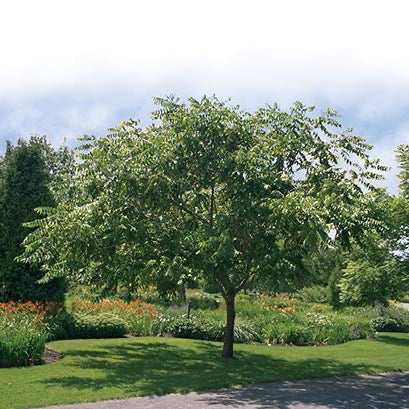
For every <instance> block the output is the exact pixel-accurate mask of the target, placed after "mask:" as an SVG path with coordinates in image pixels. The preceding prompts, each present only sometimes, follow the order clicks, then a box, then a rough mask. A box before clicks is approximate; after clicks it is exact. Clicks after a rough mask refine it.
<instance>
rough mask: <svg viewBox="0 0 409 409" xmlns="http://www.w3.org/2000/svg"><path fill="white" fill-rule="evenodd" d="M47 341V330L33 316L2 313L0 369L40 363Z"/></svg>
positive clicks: (23, 313) (19, 313) (21, 313)
mask: <svg viewBox="0 0 409 409" xmlns="http://www.w3.org/2000/svg"><path fill="white" fill-rule="evenodd" d="M46 339H47V328H46V327H45V326H44V325H43V323H42V322H41V320H40V319H39V318H36V317H35V316H34V315H33V314H30V313H25V312H16V313H7V312H4V311H0V367H3V368H4V367H11V366H25V365H28V364H33V363H38V362H40V360H41V357H42V355H43V352H44V349H45V342H46Z"/></svg>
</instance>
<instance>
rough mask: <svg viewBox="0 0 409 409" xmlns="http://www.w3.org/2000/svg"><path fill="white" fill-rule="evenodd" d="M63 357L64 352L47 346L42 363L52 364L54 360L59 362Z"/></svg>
mask: <svg viewBox="0 0 409 409" xmlns="http://www.w3.org/2000/svg"><path fill="white" fill-rule="evenodd" d="M60 359H62V354H60V353H59V352H57V351H53V350H52V349H49V348H46V349H45V351H44V354H43V357H42V358H41V363H42V364H52V363H53V362H57V361H59V360H60Z"/></svg>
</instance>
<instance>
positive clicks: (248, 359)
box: [0, 334, 409, 409]
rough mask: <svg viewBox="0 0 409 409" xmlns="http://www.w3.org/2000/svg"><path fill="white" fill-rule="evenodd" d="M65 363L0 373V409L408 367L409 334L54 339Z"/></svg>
mask: <svg viewBox="0 0 409 409" xmlns="http://www.w3.org/2000/svg"><path fill="white" fill-rule="evenodd" d="M49 347H50V348H53V349H55V350H57V351H60V352H62V353H63V354H64V359H63V360H61V361H59V362H56V363H53V364H49V365H42V366H35V367H30V368H10V369H0V409H18V408H34V407H40V406H46V405H52V404H62V403H74V402H85V401H95V400H102V399H112V398H124V397H129V396H138V395H151V394H164V393H169V392H189V391H198V390H206V389H214V388H220V387H226V386H233V385H244V384H250V383H256V382H267V381H276V380H285V379H302V378H312V377H325V376H333V375H341V374H359V373H365V372H380V371H397V370H409V354H408V353H407V352H408V350H409V349H408V347H409V335H408V334H382V336H380V337H379V339H377V340H359V341H353V342H349V343H347V344H343V345H335V346H327V347H289V346H287V347H286V346H272V347H268V346H262V345H237V346H236V351H237V359H235V360H223V359H221V358H220V356H219V354H220V344H218V343H213V342H204V341H193V340H187V339H175V338H131V339H109V340H75V341H57V342H53V343H50V344H49Z"/></svg>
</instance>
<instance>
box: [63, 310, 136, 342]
mask: <svg viewBox="0 0 409 409" xmlns="http://www.w3.org/2000/svg"><path fill="white" fill-rule="evenodd" d="M66 324H68V325H69V327H68V328H67V329H66V334H67V338H72V339H77V338H120V337H123V336H124V335H125V334H126V333H127V332H128V328H127V324H126V322H125V321H124V320H123V319H122V318H120V317H118V316H116V315H113V314H110V313H106V312H101V313H97V314H86V313H80V312H76V313H73V314H72V319H70V320H68V321H67V322H66Z"/></svg>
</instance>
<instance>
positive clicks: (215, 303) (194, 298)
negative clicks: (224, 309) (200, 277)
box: [188, 292, 220, 310]
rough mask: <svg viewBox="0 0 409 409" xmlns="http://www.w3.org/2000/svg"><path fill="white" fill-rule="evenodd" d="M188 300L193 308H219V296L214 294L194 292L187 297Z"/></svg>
mask: <svg viewBox="0 0 409 409" xmlns="http://www.w3.org/2000/svg"><path fill="white" fill-rule="evenodd" d="M188 301H189V302H190V305H191V307H192V308H193V309H200V310H212V309H217V308H219V305H220V298H219V297H218V296H217V295H214V294H208V293H202V292H196V293H192V294H190V295H189V297H188Z"/></svg>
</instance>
